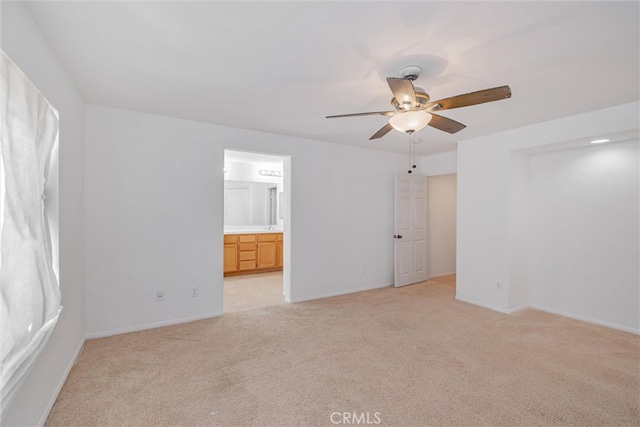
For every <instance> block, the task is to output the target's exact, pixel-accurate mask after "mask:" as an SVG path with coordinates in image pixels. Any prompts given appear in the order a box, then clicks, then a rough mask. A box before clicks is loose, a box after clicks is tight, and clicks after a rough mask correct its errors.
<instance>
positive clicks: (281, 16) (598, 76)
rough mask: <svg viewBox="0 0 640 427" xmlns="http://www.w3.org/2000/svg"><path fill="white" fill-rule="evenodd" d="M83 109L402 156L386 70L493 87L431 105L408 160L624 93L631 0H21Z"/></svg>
mask: <svg viewBox="0 0 640 427" xmlns="http://www.w3.org/2000/svg"><path fill="white" fill-rule="evenodd" d="M28 7H29V9H30V11H31V13H32V15H33V17H34V18H35V20H36V21H37V23H38V24H39V26H40V27H41V29H42V31H43V33H44V34H45V36H46V38H47V39H48V41H49V42H50V43H51V45H52V46H53V48H54V49H55V51H56V52H57V54H58V56H59V58H60V60H61V61H62V63H63V65H64V66H65V67H66V69H67V71H68V72H69V74H70V76H71V78H72V79H73V81H74V83H75V85H76V87H77V88H78V90H79V91H80V93H81V94H82V96H83V97H84V98H85V100H86V102H87V103H91V104H99V105H106V106H112V107H118V108H124V109H129V110H135V111H142V112H148V113H154V114H160V115H165V116H172V117H179V118H185V119H192V120H198V121H205V122H211V123H217V124H221V125H227V126H233V127H239V128H245V129H252V130H257V131H263V132H271V133H276V134H282V135H292V136H298V137H304V138H310V139H315V140H321V141H328V142H334V143H340V144H350V145H356V146H363V147H370V148H376V149H382V150H390V151H398V152H406V151H407V145H408V137H407V135H405V134H402V133H400V132H397V131H392V132H390V133H389V134H387V136H385V137H384V138H382V139H381V140H377V141H375V142H372V141H369V140H368V138H369V136H371V135H372V134H373V133H374V132H376V131H377V130H378V129H379V128H380V127H382V126H383V125H384V124H385V123H386V118H385V117H384V116H367V117H357V118H343V119H325V118H324V117H325V116H326V115H330V114H345V113H354V112H363V111H380V110H388V109H390V108H389V107H390V105H389V102H390V99H391V92H390V90H389V88H388V86H387V84H386V81H385V78H386V77H387V76H395V77H397V76H398V73H399V71H400V69H401V68H403V67H405V66H408V65H418V66H421V67H422V68H423V69H424V71H423V74H422V76H421V77H420V79H419V80H418V81H417V82H416V85H417V86H421V87H423V88H425V89H426V90H427V92H428V93H429V94H430V95H431V98H432V99H433V100H436V99H440V98H444V97H448V96H452V95H457V94H460V93H466V92H471V91H475V90H480V89H485V88H490V87H494V86H499V85H503V84H508V85H510V86H511V89H512V91H513V97H512V98H511V99H508V100H503V101H498V102H494V103H490V104H484V105H477V106H472V107H467V108H463V109H456V110H451V111H444V112H442V115H444V116H447V117H450V118H452V119H454V120H457V121H460V122H462V123H464V124H466V125H467V126H468V127H467V128H466V129H464V130H462V131H461V132H459V133H457V134H455V135H449V134H446V133H444V132H442V131H438V130H436V129H433V128H429V127H427V128H425V129H424V130H422V131H420V132H419V133H418V134H416V136H417V138H419V139H422V143H420V144H418V148H417V151H418V154H436V153H439V152H444V151H450V150H452V149H455V147H456V142H457V141H459V140H465V139H470V138H474V137H478V136H482V135H486V134H490V133H495V132H499V131H502V130H506V129H511V128H515V127H520V126H524V125H528V124H532V123H537V122H541V121H545V120H550V119H554V118H559V117H565V116H569V115H574V114H578V113H582V112H587V111H592V110H597V109H601V108H605V107H609V106H613V105H619V104H622V103H627V102H632V101H635V100H638V99H639V80H640V75H639V64H640V43H639V40H640V30H639V15H640V13H639V3H638V2H636V1H631V2H620V3H614V2H604V1H603V2H527V3H523V2H431V1H423V2H367V3H365V2H331V3H325V2H320V1H315V2H300V1H299V2H265V1H263V2H255V3H253V2H252V3H250V2H244V1H236V2H220V1H198V2H184V1H183V2H166V1H162V2H148V1H147V2H118V1H109V2H87V1H63V2H56V1H47V2H29V3H28Z"/></svg>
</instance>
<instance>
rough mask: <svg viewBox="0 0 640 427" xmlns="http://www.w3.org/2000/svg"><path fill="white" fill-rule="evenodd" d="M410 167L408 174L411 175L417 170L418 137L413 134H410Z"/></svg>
mask: <svg viewBox="0 0 640 427" xmlns="http://www.w3.org/2000/svg"><path fill="white" fill-rule="evenodd" d="M409 166H410V169H409V170H408V171H407V173H411V172H412V170H411V169H415V168H416V137H415V133H413V132H412V133H410V134H409Z"/></svg>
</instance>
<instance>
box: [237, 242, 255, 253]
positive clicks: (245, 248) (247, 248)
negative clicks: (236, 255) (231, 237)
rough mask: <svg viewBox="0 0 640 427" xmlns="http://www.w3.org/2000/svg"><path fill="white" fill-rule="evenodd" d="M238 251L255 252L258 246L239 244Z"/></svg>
mask: <svg viewBox="0 0 640 427" xmlns="http://www.w3.org/2000/svg"><path fill="white" fill-rule="evenodd" d="M238 249H240V250H241V251H255V250H256V244H255V243H240V244H238Z"/></svg>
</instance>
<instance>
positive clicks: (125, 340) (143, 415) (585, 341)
mask: <svg viewBox="0 0 640 427" xmlns="http://www.w3.org/2000/svg"><path fill="white" fill-rule="evenodd" d="M453 295H454V294H453V285H452V284H450V283H442V282H435V281H432V282H427V283H424V284H418V285H413V286H408V287H404V288H400V289H394V288H385V289H379V290H374V291H369V292H361V293H358V294H352V295H346V296H341V297H335V298H329V299H325V300H320V301H311V302H306V303H300V304H293V305H288V304H280V305H275V306H271V307H266V308H259V309H255V310H248V311H240V312H235V313H229V314H225V315H224V316H222V317H219V318H215V319H209V320H203V321H198V322H193V323H189V324H183V325H177V326H171V327H166V328H161V329H154V330H149V331H143V332H136V333H130V334H125V335H120V336H115V337H109V338H103V339H96V340H91V341H87V342H86V344H85V348H84V350H83V352H82V354H81V356H80V357H79V361H78V363H77V364H76V366H75V367H74V368H73V369H72V371H71V373H70V375H69V378H68V380H67V382H66V384H65V385H64V387H63V389H62V391H61V393H60V396H59V398H58V400H57V402H56V404H55V406H54V407H53V410H52V412H51V414H50V417H49V419H48V421H47V425H51V426H54V425H65V426H68V425H110V426H115V425H224V426H265V425H275V426H280V425H301V426H320V425H324V426H331V425H334V424H332V418H331V417H332V414H333V413H339V415H338V418H336V416H335V415H333V417H334V418H333V421H334V422H335V421H336V420H338V421H340V420H342V418H340V417H341V416H342V413H344V412H347V413H351V414H353V413H355V414H356V416H357V417H358V418H357V420H358V421H365V419H364V418H363V415H366V414H368V419H366V421H369V423H370V424H372V423H374V422H375V421H377V420H378V419H379V420H380V425H386V426H427V425H433V426H480V425H492V426H493V425H505V426H518V425H520V426H549V425H588V426H614V425H615V426H637V425H639V424H640V416H639V398H640V392H639V368H640V342H639V340H640V338H639V337H638V336H636V335H632V334H629V333H624V332H619V331H615V330H611V329H607V328H604V327H599V326H595V325H591V324H587V323H583V322H579V321H576V320H571V319H567V318H563V317H559V316H555V315H551V314H547V313H542V312H538V311H526V312H522V313H520V314H517V315H511V316H509V315H503V314H500V313H496V312H493V311H490V310H486V309H483V308H480V307H476V306H473V305H469V304H465V303H462V302H459V301H455V300H454V298H453ZM349 417H350V418H349V420H350V421H353V418H352V416H349ZM342 424H343V425H345V424H346V423H342ZM352 424H353V422H352ZM361 424H362V423H361Z"/></svg>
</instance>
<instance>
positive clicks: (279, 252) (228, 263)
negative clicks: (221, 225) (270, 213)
mask: <svg viewBox="0 0 640 427" xmlns="http://www.w3.org/2000/svg"><path fill="white" fill-rule="evenodd" d="M282 266H283V238H282V233H254V234H225V235H224V275H225V276H231V275H237V274H250V273H263V272H266V271H277V270H282Z"/></svg>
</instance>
